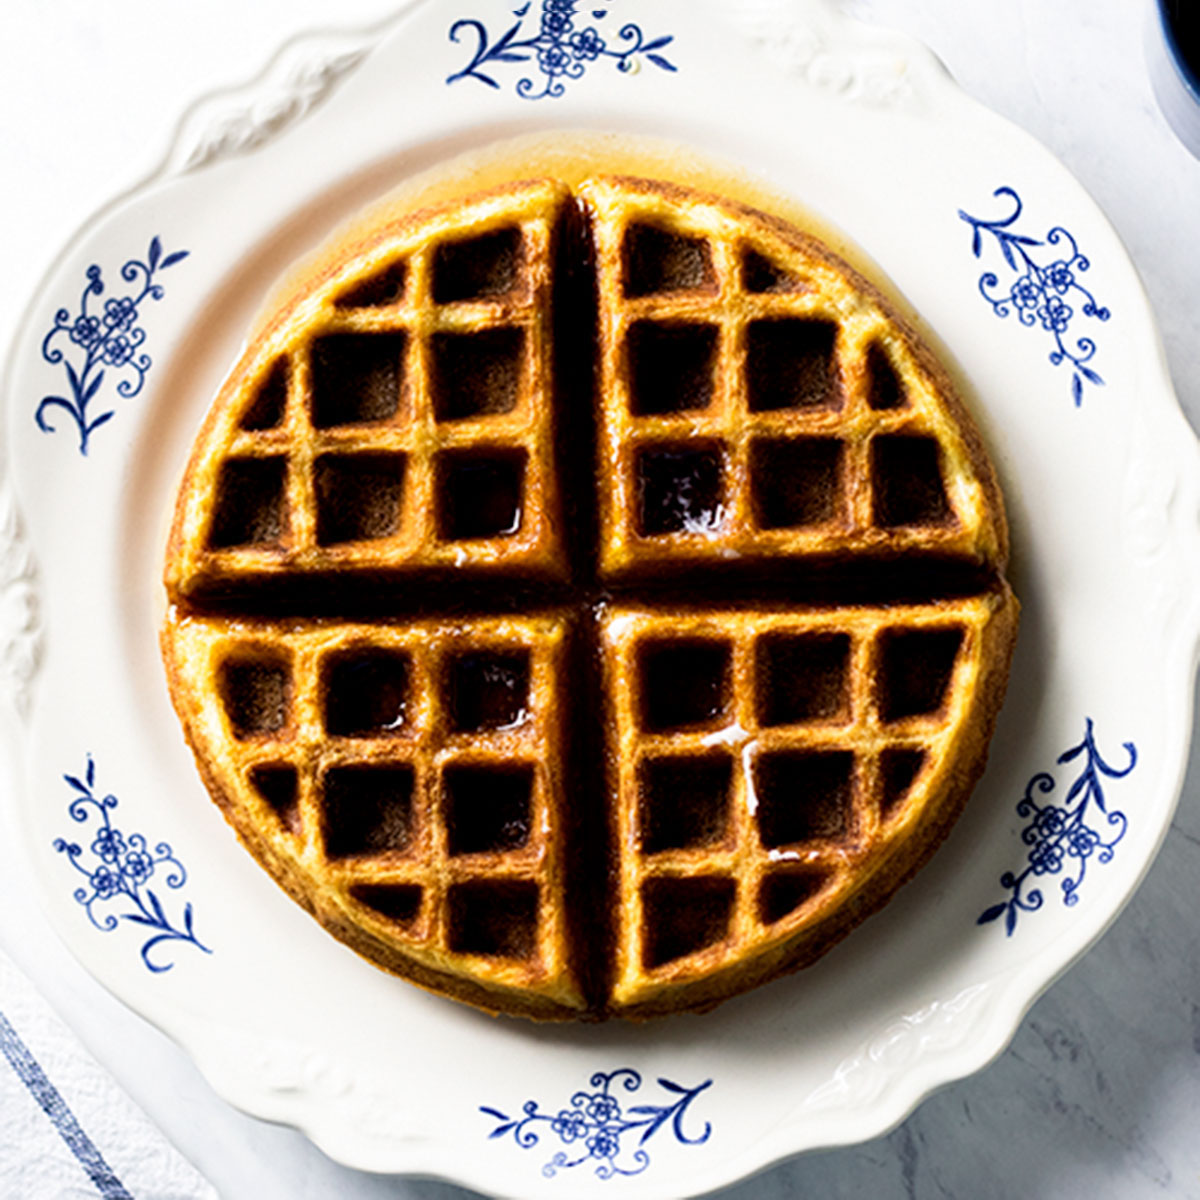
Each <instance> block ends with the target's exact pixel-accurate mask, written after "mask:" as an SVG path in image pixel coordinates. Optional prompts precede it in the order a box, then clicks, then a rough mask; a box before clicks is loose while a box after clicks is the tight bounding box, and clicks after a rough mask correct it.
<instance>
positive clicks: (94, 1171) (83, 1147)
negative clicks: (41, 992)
mask: <svg viewBox="0 0 1200 1200" xmlns="http://www.w3.org/2000/svg"><path fill="white" fill-rule="evenodd" d="M0 1050H2V1051H3V1052H4V1057H5V1058H7V1059H8V1061H9V1063H10V1065H11V1066H12V1069H13V1070H14V1071H15V1072H16V1073H17V1078H18V1079H20V1080H21V1082H22V1083H23V1084H24V1085H25V1086H26V1087H27V1088H28V1089H29V1092H30V1094H31V1095H32V1096H33V1098H34V1099H35V1100H36V1101H37V1102H38V1104H39V1105H41V1108H42V1111H43V1112H44V1113H45V1114H46V1116H48V1117H49V1118H50V1120H51V1122H52V1123H53V1125H54V1128H55V1129H57V1130H58V1133H59V1136H60V1137H61V1138H62V1140H63V1141H64V1142H66V1143H67V1146H68V1148H69V1149H70V1151H71V1153H72V1154H74V1155H75V1157H76V1158H77V1159H78V1160H79V1164H80V1166H82V1167H83V1169H84V1170H85V1171H86V1172H87V1173H88V1177H89V1178H90V1179H91V1181H92V1183H94V1184H95V1185H96V1190H97V1191H98V1192H99V1193H100V1195H101V1197H102V1198H103V1200H133V1197H132V1196H131V1195H130V1194H129V1193H128V1192H127V1191H126V1190H125V1185H124V1184H123V1183H122V1182H121V1181H120V1180H119V1179H118V1178H117V1177H116V1175H114V1174H113V1169H112V1167H110V1166H109V1165H108V1163H106V1162H105V1161H104V1155H103V1154H101V1153H100V1151H99V1150H98V1149H97V1148H96V1144H95V1142H93V1141H92V1139H91V1138H90V1137H88V1135H87V1134H86V1133H84V1131H83V1127H82V1126H81V1125H80V1124H79V1122H78V1121H77V1120H76V1119H75V1114H74V1113H73V1112H72V1111H71V1110H70V1109H69V1108H68V1107H67V1102H66V1101H65V1100H64V1099H63V1098H62V1096H61V1095H60V1094H59V1091H58V1088H56V1087H55V1086H54V1084H52V1083H51V1082H50V1080H49V1078H48V1077H47V1075H46V1072H45V1071H43V1070H42V1068H41V1066H40V1064H39V1063H38V1061H37V1059H36V1058H34V1057H33V1054H32V1053H31V1052H30V1050H29V1047H28V1046H26V1045H25V1043H24V1042H23V1041H22V1040H21V1037H20V1035H19V1034H18V1033H17V1031H16V1030H15V1029H14V1028H13V1027H12V1026H11V1025H10V1024H9V1023H8V1018H7V1017H6V1016H5V1015H4V1013H3V1012H2V1011H0Z"/></svg>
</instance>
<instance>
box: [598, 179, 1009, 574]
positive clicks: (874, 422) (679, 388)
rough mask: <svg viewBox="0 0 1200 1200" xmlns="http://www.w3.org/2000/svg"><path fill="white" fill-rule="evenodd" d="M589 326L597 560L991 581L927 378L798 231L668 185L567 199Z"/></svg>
mask: <svg viewBox="0 0 1200 1200" xmlns="http://www.w3.org/2000/svg"><path fill="white" fill-rule="evenodd" d="M580 194H581V196H582V197H583V199H584V201H585V203H586V205H587V207H588V209H589V211H590V213H591V220H592V231H593V232H592V236H593V238H594V243H595V261H596V294H597V297H598V306H599V316H598V326H599V337H598V345H599V356H600V361H599V364H598V376H599V437H598V449H597V458H598V478H599V483H600V567H601V572H602V574H604V575H605V576H606V577H609V578H616V577H621V576H627V575H630V574H639V573H640V574H648V573H661V572H663V571H665V570H667V569H668V568H670V569H672V570H674V571H678V570H679V569H681V568H682V567H687V566H695V565H703V564H715V563H721V562H729V561H731V560H739V561H741V562H743V563H745V564H747V565H750V564H753V563H762V562H768V561H769V562H772V563H779V562H781V561H787V560H792V561H795V560H802V561H804V560H807V561H813V560H829V561H832V562H844V561H845V560H846V559H847V558H848V557H850V556H854V557H855V558H858V559H860V560H861V559H862V558H863V557H864V556H865V557H868V558H875V559H878V558H893V559H894V558H899V557H904V558H912V557H914V556H931V555H932V556H939V557H946V558H952V559H956V560H960V561H963V562H966V563H972V564H975V565H976V566H980V567H984V568H993V567H999V568H1003V565H1004V561H1005V558H1006V556H1007V532H1006V528H1005V525H1004V516H1003V506H1002V504H1001V503H1000V499H999V489H998V486H997V483H996V479H995V475H994V473H993V471H992V468H991V464H990V463H989V461H988V459H987V455H986V453H985V452H984V450H983V447H982V445H981V443H980V441H979V438H978V435H977V434H976V432H975V430H974V427H973V425H972V424H971V421H970V418H969V417H968V416H967V414H966V413H965V411H964V410H963V408H962V406H961V404H960V403H959V401H958V400H957V399H956V397H955V394H954V391H953V389H952V387H951V386H950V383H949V380H948V379H947V377H946V375H945V373H944V371H942V369H941V368H940V367H939V366H938V365H937V363H936V362H935V360H934V359H933V357H932V356H931V355H930V354H929V353H928V352H927V351H925V350H924V349H923V348H922V347H921V346H920V345H919V344H918V343H917V342H916V340H915V339H914V338H913V336H912V335H911V334H910V333H909V332H908V331H907V330H906V329H905V328H904V326H903V324H902V322H901V321H900V320H899V319H898V317H897V316H896V315H895V314H894V313H893V312H891V311H890V310H889V306H888V305H887V304H886V302H885V301H884V300H883V298H882V297H881V296H880V295H878V293H876V292H875V290H874V289H873V288H872V287H871V286H870V285H869V284H867V283H866V281H865V280H863V279H861V278H860V277H859V276H858V275H856V274H855V273H854V272H853V271H852V270H851V269H850V268H849V267H848V266H846V264H844V263H843V262H841V261H840V260H838V259H837V258H835V257H834V256H833V255H832V254H831V253H830V252H829V251H828V250H827V249H825V248H824V247H823V246H822V245H820V244H819V243H817V242H815V241H813V240H812V239H810V238H807V237H805V236H804V235H803V234H801V233H800V232H799V231H797V230H794V229H790V228H788V227H785V226H783V225H782V224H781V223H780V222H777V221H774V220H772V219H770V218H767V217H764V216H763V215H762V214H758V213H752V212H750V211H749V210H747V209H744V208H742V207H740V206H737V205H734V204H732V203H729V202H725V201H721V200H717V199H714V198H711V197H707V196H701V195H697V194H696V193H694V192H689V191H686V190H684V189H682V188H679V187H676V186H674V185H671V184H664V183H659V182H654V181H647V180H636V179H620V178H606V179H598V180H593V181H589V182H588V183H586V184H584V185H583V186H582V187H581V188H580Z"/></svg>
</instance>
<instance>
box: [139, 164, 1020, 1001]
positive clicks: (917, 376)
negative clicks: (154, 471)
mask: <svg viewBox="0 0 1200 1200" xmlns="http://www.w3.org/2000/svg"><path fill="white" fill-rule="evenodd" d="M1007 554H1008V536H1007V529H1006V525H1005V519H1004V511H1003V503H1002V500H1001V497H1000V492H999V488H998V485H997V483H996V479H995V475H994V472H993V470H992V467H991V464H990V462H989V460H988V458H987V455H986V453H985V451H984V449H983V446H982V443H981V441H980V439H979V436H978V434H977V432H976V431H975V429H974V426H973V425H972V423H971V421H970V418H969V417H968V415H967V414H966V412H965V410H964V409H963V407H962V406H961V404H960V403H959V401H958V400H957V399H956V397H955V395H954V392H953V389H952V388H951V386H950V384H949V381H948V379H947V377H946V376H945V373H944V372H943V371H942V370H941V368H940V367H939V366H938V364H937V362H936V360H935V359H934V357H933V355H932V354H931V353H930V351H929V350H928V349H927V348H926V347H925V346H924V345H923V344H922V343H921V342H920V341H919V340H918V339H917V338H916V337H915V335H914V334H913V333H912V332H911V330H909V329H908V328H907V327H906V326H905V324H904V323H903V322H902V321H901V320H900V319H899V317H898V316H897V315H896V313H895V312H894V311H893V309H892V307H891V306H890V305H889V304H888V302H887V301H886V300H885V298H884V297H883V296H882V295H881V294H880V293H878V292H877V291H876V290H875V289H874V288H872V287H871V286H870V285H869V284H867V283H866V282H865V281H864V280H862V279H861V278H860V277H859V276H858V275H857V274H856V273H855V272H854V271H852V270H851V269H850V268H849V267H847V266H846V265H845V264H844V263H842V262H841V261H840V260H839V259H837V258H836V257H835V256H834V255H833V254H832V253H831V252H830V251H829V250H828V249H827V248H825V247H824V246H823V245H822V244H821V243H819V242H817V241H815V240H813V239H812V238H810V237H808V236H806V235H805V234H803V233H801V232H799V231H798V230H795V229H793V228H791V227H790V226H787V225H785V224H783V223H782V222H780V221H778V220H776V219H774V218H771V217H768V216H765V215H763V214H761V213H757V212H754V211H752V210H750V209H746V208H744V207H741V206H739V205H736V204H733V203H731V202H729V201H724V200H719V199H716V198H713V197H709V196H703V195H700V194H698V193H695V192H691V191H687V190H685V189H683V188H681V187H678V186H676V185H674V184H669V183H661V182H655V181H646V180H633V179H624V178H617V177H605V178H595V179H591V180H588V181H585V182H584V183H582V184H580V185H578V186H575V187H568V186H566V185H564V184H562V183H560V182H557V181H554V180H535V181H531V182H526V183H518V184H512V185H508V186H505V187H502V188H498V189H495V190H493V191H491V192H488V193H485V194H482V195H477V196H473V197H467V198H465V199H463V200H461V201H459V202H456V203H453V204H449V205H446V206H444V207H441V208H437V209H433V210H427V211H421V212H415V213H410V214H407V215H405V216H402V217H401V218H399V219H398V220H388V221H384V222H380V223H377V224H375V225H374V226H372V227H368V228H366V229H365V230H362V231H360V232H359V233H358V234H357V235H355V236H354V237H353V238H352V239H350V240H348V241H346V242H344V244H343V245H342V246H341V247H340V248H339V250H338V251H337V252H336V253H335V254H334V255H333V256H332V257H327V258H326V259H325V260H323V261H322V262H321V264H319V266H318V267H316V268H313V269H311V270H310V271H309V272H308V273H307V274H306V275H304V276H301V277H299V278H298V280H297V281H296V282H295V283H294V284H293V285H292V286H291V288H290V290H289V291H288V292H287V294H286V295H285V296H284V298H283V299H282V300H281V301H279V303H278V304H277V306H276V308H275V310H274V311H273V312H272V313H271V314H270V316H269V317H268V319H267V320H266V321H265V323H264V324H263V325H262V327H261V328H260V330H259V331H258V332H257V334H256V336H255V337H254V339H253V340H252V341H251V343H250V345H249V346H248V348H247V349H246V351H245V353H244V354H243V356H242V358H241V360H240V361H239V363H238V364H237V365H236V366H235V368H234V370H233V371H232V373H231V374H230V376H229V378H228V380H227V381H226V383H225V384H224V386H223V387H222V389H221V391H220V393H219V394H218V396H217V397H216V400H215V402H214V404H213V406H212V408H211V409H210V411H209V414H208V416H207V418H206V420H205V423H204V425H203V427H202V429H201V431H200V434H199V436H198V438H197V440H196V443H195V445H194V447H193V452H192V456H191V459H190V461H189V464H188V466H187V469H186V471H185V474H184V478H183V482H182V485H181V487H180V491H179V496H178V500H177V504H176V511H175V519H174V523H173V526H172V532H171V537H170V542H169V546H168V551H167V560H166V570H165V580H166V586H167V592H168V599H169V601H170V609H169V613H168V618H167V621H166V623H165V625H164V629H163V636H162V641H163V654H164V661H165V663H166V667H167V674H168V680H169V683H170V688H171V695H172V700H173V702H174V704H175V707H176V709H177V711H178V713H179V715H180V718H181V721H182V724H183V728H184V731H185V734H186V736H187V739H188V741H189V743H190V745H191V747H192V750H193V752H194V754H195V757H196V761H197V764H198V767H199V770H200V773H201V775H202V777H203V779H204V782H205V784H206V786H207V787H208V789H209V791H210V793H211V794H212V796H213V798H214V799H215V800H216V802H217V803H218V805H219V806H220V807H221V809H222V811H223V812H224V814H225V816H226V817H227V819H228V820H229V822H230V823H231V824H232V826H233V827H234V829H235V830H236V832H237V834H238V835H239V837H240V838H241V840H242V841H243V842H244V844H245V845H246V846H247V847H248V848H249V850H250V851H251V852H252V853H253V855H254V856H255V857H256V858H257V859H258V861H259V862H260V863H261V864H262V865H263V866H264V867H265V868H266V869H267V870H268V871H269V872H270V873H271V875H272V876H273V877H274V878H275V879H276V880H277V882H279V883H280V884H281V885H282V886H283V887H284V888H285V889H286V891H287V892H288V893H289V894H290V895H291V896H292V897H293V898H294V899H295V900H297V901H298V902H299V903H301V904H302V905H303V906H304V907H306V908H307V909H308V910H309V911H310V912H311V913H312V914H313V915H314V916H315V917H316V918H317V919H318V920H319V921H320V922H321V923H322V924H323V925H324V926H325V927H326V928H327V929H328V930H330V932H332V933H333V934H334V935H335V936H336V937H338V938H340V939H341V940H342V941H344V942H346V943H347V944H348V945H350V946H351V947H353V948H354V949H355V950H357V951H358V952H359V953H360V954H362V955H364V956H365V957H366V958H368V959H370V960H372V961H373V962H375V963H377V964H378V965H380V966H382V967H384V968H385V969H387V970H390V971H392V972H394V973H396V974H399V975H402V976H404V977H406V978H408V979H410V980H412V981H413V982H415V983H418V984H420V985H421V986H424V987H426V988H429V989H430V990H433V991H435V992H438V993H440V994H443V995H447V996H451V997H453V998H455V999H459V1000H462V1001H465V1002H467V1003H470V1004H473V1005H475V1006H477V1007H480V1008H483V1009H485V1010H487V1011H491V1012H504V1013H509V1014H513V1015H520V1016H527V1017H533V1018H536V1019H575V1018H585V1019H596V1018H601V1017H607V1016H626V1017H632V1018H641V1017H647V1016H654V1015H660V1014H666V1013H671V1012H677V1011H682V1010H703V1009H707V1008H710V1007H712V1006H713V1005H714V1004H716V1003H719V1002H720V1001H722V1000H723V999H725V998H727V997H728V996H731V995H733V994H735V993H737V992H740V991H744V990H746V989H747V988H749V987H753V986H755V985H757V984H758V983H761V982H763V981H765V980H767V979H770V978H772V977H774V976H775V975H778V974H780V973H781V972H783V971H786V970H790V969H793V968H796V967H799V966H803V965H805V964H807V963H809V962H811V961H813V960H814V959H815V958H817V957H819V956H820V955H821V954H823V953H825V951H826V950H828V949H829V948H830V947H831V946H832V945H833V944H834V943H835V942H836V941H837V940H838V939H839V938H840V937H841V936H843V935H844V934H845V933H846V932H848V931H849V930H850V929H851V928H852V927H853V926H854V925H856V924H857V923H858V922H859V921H861V920H862V919H863V918H864V917H866V916H867V915H868V914H869V913H870V912H872V911H873V910H875V909H876V908H878V907H879V906H880V905H882V904H883V903H885V902H886V901H887V900H888V899H889V898H890V897H891V896H892V894H893V893H894V892H895V891H896V889H897V888H898V887H899V886H900V885H901V884H902V883H903V882H904V881H905V880H906V879H907V878H909V877H910V876H911V875H912V874H913V873H914V872H915V871H916V870H917V869H918V868H919V867H920V866H921V864H922V863H923V862H924V861H925V860H926V859H927V858H928V857H929V855H930V854H931V853H932V852H933V850H934V849H935V848H936V846H937V845H938V844H939V842H940V841H941V840H942V839H943V838H944V836H945V835H946V833H947V832H948V830H949V828H950V827H951V825H952V823H953V821H954V819H955V817H956V816H957V814H958V812H959V811H960V809H961V807H962V805H963V804H964V803H965V801H966V798H967V796H968V794H969V793H970V791H971V789H972V787H973V785H974V782H975V780H976V779H977V778H978V776H979V774H980V773H981V772H982V769H983V765H984V761H985V759H986V752H987V745H988V740H989V738H990V735H991V729H992V726H993V724H994V721H995V718H996V714H997V712H998V710H999V706H1000V703H1001V700H1002V696H1003V691H1004V686H1005V683H1006V680H1007V673H1008V664H1009V658H1010V654H1011V650H1012V645H1013V641H1014V638H1015V634H1016V623H1017V603H1016V600H1015V599H1014V597H1013V595H1012V592H1011V590H1010V589H1009V587H1008V585H1007V583H1006V582H1005V580H1004V575H1003V572H1004V568H1005V565H1006V561H1007Z"/></svg>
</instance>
